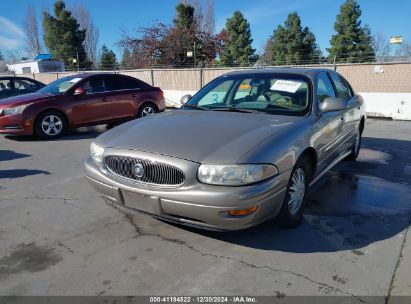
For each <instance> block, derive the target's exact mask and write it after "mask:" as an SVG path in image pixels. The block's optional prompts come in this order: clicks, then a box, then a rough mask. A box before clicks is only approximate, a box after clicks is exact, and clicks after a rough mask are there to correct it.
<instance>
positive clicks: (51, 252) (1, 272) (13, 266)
mask: <svg viewBox="0 0 411 304" xmlns="http://www.w3.org/2000/svg"><path fill="white" fill-rule="evenodd" d="M61 261H62V257H61V256H60V255H59V254H58V253H56V252H55V249H54V248H48V247H40V246H37V245H36V244H35V243H30V244H20V245H18V246H17V247H16V248H15V250H14V251H13V252H12V253H11V254H10V255H8V256H5V257H2V258H0V280H1V279H4V278H6V277H8V276H9V275H10V274H14V273H19V272H23V271H27V272H38V271H43V270H46V269H47V268H49V267H50V266H52V265H56V264H57V263H59V262H61Z"/></svg>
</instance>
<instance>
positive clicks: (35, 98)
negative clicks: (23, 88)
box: [0, 93, 55, 109]
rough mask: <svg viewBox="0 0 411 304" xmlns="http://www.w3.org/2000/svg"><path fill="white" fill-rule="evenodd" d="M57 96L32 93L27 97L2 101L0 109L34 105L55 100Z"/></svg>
mask: <svg viewBox="0 0 411 304" xmlns="http://www.w3.org/2000/svg"><path fill="white" fill-rule="evenodd" d="M54 97H55V96H54V95H52V94H41V93H31V94H25V95H19V96H15V97H9V98H6V99H2V100H0V109H4V108H12V107H18V106H21V105H24V104H28V103H34V102H39V101H44V100H48V99H53V98H54Z"/></svg>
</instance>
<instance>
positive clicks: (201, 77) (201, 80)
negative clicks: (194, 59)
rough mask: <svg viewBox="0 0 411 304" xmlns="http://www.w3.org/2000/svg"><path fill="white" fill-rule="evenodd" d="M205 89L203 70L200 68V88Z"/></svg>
mask: <svg viewBox="0 0 411 304" xmlns="http://www.w3.org/2000/svg"><path fill="white" fill-rule="evenodd" d="M202 87H203V68H200V88H199V89H201V88H202Z"/></svg>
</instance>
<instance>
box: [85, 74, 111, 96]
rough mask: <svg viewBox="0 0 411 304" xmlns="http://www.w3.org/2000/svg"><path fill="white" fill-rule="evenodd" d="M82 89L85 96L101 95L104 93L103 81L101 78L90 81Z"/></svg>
mask: <svg viewBox="0 0 411 304" xmlns="http://www.w3.org/2000/svg"><path fill="white" fill-rule="evenodd" d="M83 89H84V90H85V91H86V94H94V93H101V92H105V91H106V88H105V85H104V80H103V78H101V77H99V78H92V79H90V80H89V81H87V82H86V83H85V84H84V85H83Z"/></svg>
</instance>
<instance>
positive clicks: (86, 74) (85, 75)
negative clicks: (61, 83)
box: [65, 72, 128, 78]
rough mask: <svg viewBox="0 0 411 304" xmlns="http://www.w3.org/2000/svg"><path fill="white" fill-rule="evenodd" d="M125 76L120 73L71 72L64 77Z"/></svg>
mask: <svg viewBox="0 0 411 304" xmlns="http://www.w3.org/2000/svg"><path fill="white" fill-rule="evenodd" d="M107 75H108V76H113V75H115V76H126V77H128V76H127V75H122V74H118V73H93V72H92V73H80V74H72V75H67V76H65V77H78V78H88V77H92V76H107Z"/></svg>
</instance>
